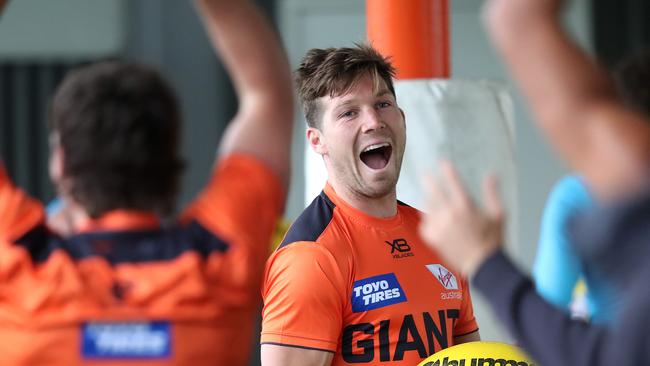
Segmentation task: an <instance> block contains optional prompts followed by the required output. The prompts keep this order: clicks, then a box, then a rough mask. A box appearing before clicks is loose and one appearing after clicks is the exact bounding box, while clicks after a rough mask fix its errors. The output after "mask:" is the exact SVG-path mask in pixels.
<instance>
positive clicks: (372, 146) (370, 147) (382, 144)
mask: <svg viewBox="0 0 650 366" xmlns="http://www.w3.org/2000/svg"><path fill="white" fill-rule="evenodd" d="M387 146H390V144H389V143H388V142H382V143H381V144H374V145H370V146H368V147H366V148H365V149H363V151H362V152H368V151H370V150H374V149H379V148H381V147H387Z"/></svg>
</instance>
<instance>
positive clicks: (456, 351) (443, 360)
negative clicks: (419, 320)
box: [418, 342, 535, 366]
mask: <svg viewBox="0 0 650 366" xmlns="http://www.w3.org/2000/svg"><path fill="white" fill-rule="evenodd" d="M534 365H535V363H534V362H533V361H532V360H531V359H530V358H529V357H528V356H527V355H526V354H525V353H524V352H523V351H522V350H521V349H520V348H518V347H515V346H512V345H509V344H506V343H500V342H469V343H463V344H459V345H456V346H453V347H449V348H446V349H443V350H442V351H440V352H437V353H435V354H434V355H432V356H430V357H429V358H427V359H426V360H424V361H422V362H421V363H419V364H418V366H534Z"/></svg>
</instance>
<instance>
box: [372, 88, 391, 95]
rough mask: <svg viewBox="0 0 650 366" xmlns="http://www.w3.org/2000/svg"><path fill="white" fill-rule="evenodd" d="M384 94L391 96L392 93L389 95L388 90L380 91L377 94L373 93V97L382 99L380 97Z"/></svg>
mask: <svg viewBox="0 0 650 366" xmlns="http://www.w3.org/2000/svg"><path fill="white" fill-rule="evenodd" d="M386 94H390V95H392V94H393V93H391V92H390V90H388V89H381V90H378V91H377V93H375V96H376V97H382V96H384V95H386Z"/></svg>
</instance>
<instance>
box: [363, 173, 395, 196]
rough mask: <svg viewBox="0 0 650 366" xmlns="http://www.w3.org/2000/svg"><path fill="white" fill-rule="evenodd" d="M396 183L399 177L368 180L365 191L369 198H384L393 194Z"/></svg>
mask: <svg viewBox="0 0 650 366" xmlns="http://www.w3.org/2000/svg"><path fill="white" fill-rule="evenodd" d="M396 184H397V179H395V178H393V177H390V178H386V179H374V180H372V181H366V182H365V184H364V187H363V193H364V195H365V196H366V197H368V198H382V197H385V196H387V195H389V194H393V193H394V192H395V186H396Z"/></svg>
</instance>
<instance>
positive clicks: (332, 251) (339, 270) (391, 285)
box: [262, 185, 478, 365]
mask: <svg viewBox="0 0 650 366" xmlns="http://www.w3.org/2000/svg"><path fill="white" fill-rule="evenodd" d="M419 216H420V213H419V211H417V210H416V209H414V208H411V207H409V206H406V205H404V204H401V203H400V204H399V205H398V211H397V215H396V216H394V217H393V218H389V219H380V218H375V217H371V216H368V215H366V214H364V213H362V212H360V211H359V210H356V209H355V208H353V207H351V206H350V205H348V204H347V203H346V202H344V201H343V200H342V199H340V198H339V197H337V196H336V194H335V193H334V191H333V189H332V188H331V187H330V186H329V185H328V186H326V187H325V190H324V191H323V192H322V193H321V194H320V195H319V196H318V197H317V198H316V199H315V200H314V201H313V202H312V204H311V205H310V206H309V207H308V208H307V209H306V210H305V211H304V212H303V213H302V215H301V216H300V217H299V218H298V219H297V220H296V222H295V223H294V224H293V225H292V227H291V229H290V230H289V232H288V233H287V235H286V237H285V239H284V241H283V243H282V244H281V246H280V248H279V249H278V250H277V251H276V252H275V253H274V254H273V255H272V256H271V258H269V260H268V262H267V268H266V274H265V282H264V285H263V290H262V292H263V293H262V295H263V297H264V312H263V326H262V344H275V345H283V346H293V347H299V348H306V349H317V350H322V351H328V352H333V353H334V359H333V362H332V365H349V364H366V365H416V364H418V363H419V362H420V361H421V360H422V359H424V358H426V357H427V356H428V355H431V354H433V353H434V352H436V351H439V350H440V349H443V348H446V347H449V346H451V345H452V343H453V337H454V336H460V335H465V334H469V333H472V332H475V331H477V330H478V328H477V324H476V321H475V319H474V314H473V310H472V303H471V297H470V293H469V288H468V286H467V283H466V281H465V280H464V279H462V278H461V277H459V275H458V274H457V273H455V272H453V271H452V272H450V271H449V270H448V268H449V267H448V266H447V265H446V264H444V263H443V262H442V261H441V260H440V258H439V257H438V256H437V255H436V254H435V253H432V252H431V251H430V250H429V249H428V248H426V246H425V244H424V243H422V241H421V240H420V238H419V236H418V222H419Z"/></svg>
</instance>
